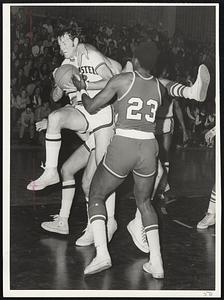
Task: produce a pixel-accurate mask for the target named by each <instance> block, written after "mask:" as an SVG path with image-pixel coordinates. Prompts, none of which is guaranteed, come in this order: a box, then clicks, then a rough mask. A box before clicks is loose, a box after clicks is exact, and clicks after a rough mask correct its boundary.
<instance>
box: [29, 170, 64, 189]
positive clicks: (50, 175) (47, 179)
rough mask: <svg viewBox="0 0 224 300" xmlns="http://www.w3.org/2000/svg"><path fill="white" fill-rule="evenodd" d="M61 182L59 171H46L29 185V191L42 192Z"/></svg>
mask: <svg viewBox="0 0 224 300" xmlns="http://www.w3.org/2000/svg"><path fill="white" fill-rule="evenodd" d="M59 181H60V179H59V175H58V172H57V170H55V169H54V170H52V168H51V169H47V168H46V169H45V170H44V173H43V174H42V175H41V176H40V177H39V178H38V179H37V180H35V181H31V182H30V183H29V184H28V185H27V189H28V190H30V191H40V190H43V189H44V188H45V187H47V186H49V185H52V184H56V183H58V182H59Z"/></svg>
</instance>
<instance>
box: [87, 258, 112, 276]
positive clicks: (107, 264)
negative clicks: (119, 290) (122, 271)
mask: <svg viewBox="0 0 224 300" xmlns="http://www.w3.org/2000/svg"><path fill="white" fill-rule="evenodd" d="M111 267H112V262H111V258H110V256H108V257H104V256H102V257H101V256H99V255H97V256H96V257H95V258H94V259H93V260H92V262H91V263H90V264H89V265H88V266H87V267H86V268H85V270H84V274H85V275H90V274H95V273H99V272H101V271H103V270H106V269H109V268H111Z"/></svg>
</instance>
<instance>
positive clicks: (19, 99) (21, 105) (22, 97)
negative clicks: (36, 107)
mask: <svg viewBox="0 0 224 300" xmlns="http://www.w3.org/2000/svg"><path fill="white" fill-rule="evenodd" d="M29 104H30V98H29V96H28V95H27V91H26V90H25V89H24V88H23V89H22V90H21V92H20V93H19V94H17V96H16V102H15V106H16V108H17V109H18V111H19V113H22V111H23V110H24V109H25V108H26V106H27V105H29Z"/></svg>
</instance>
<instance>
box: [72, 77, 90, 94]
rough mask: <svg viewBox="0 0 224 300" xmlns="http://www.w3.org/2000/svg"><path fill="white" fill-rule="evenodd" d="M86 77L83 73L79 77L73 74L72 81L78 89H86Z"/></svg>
mask: <svg viewBox="0 0 224 300" xmlns="http://www.w3.org/2000/svg"><path fill="white" fill-rule="evenodd" d="M86 79H87V77H86V76H85V75H80V78H78V77H77V76H75V75H73V76H72V81H73V83H74V85H75V86H76V88H77V90H78V91H81V90H86V82H85V81H86Z"/></svg>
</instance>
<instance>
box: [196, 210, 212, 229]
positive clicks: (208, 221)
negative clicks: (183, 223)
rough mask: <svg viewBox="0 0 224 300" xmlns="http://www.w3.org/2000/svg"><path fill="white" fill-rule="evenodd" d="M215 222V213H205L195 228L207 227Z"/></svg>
mask: <svg viewBox="0 0 224 300" xmlns="http://www.w3.org/2000/svg"><path fill="white" fill-rule="evenodd" d="M214 224H215V214H211V213H207V214H206V215H205V217H204V218H203V219H202V220H201V221H200V222H198V224H197V228H198V229H207V228H208V227H209V226H212V225H214Z"/></svg>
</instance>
